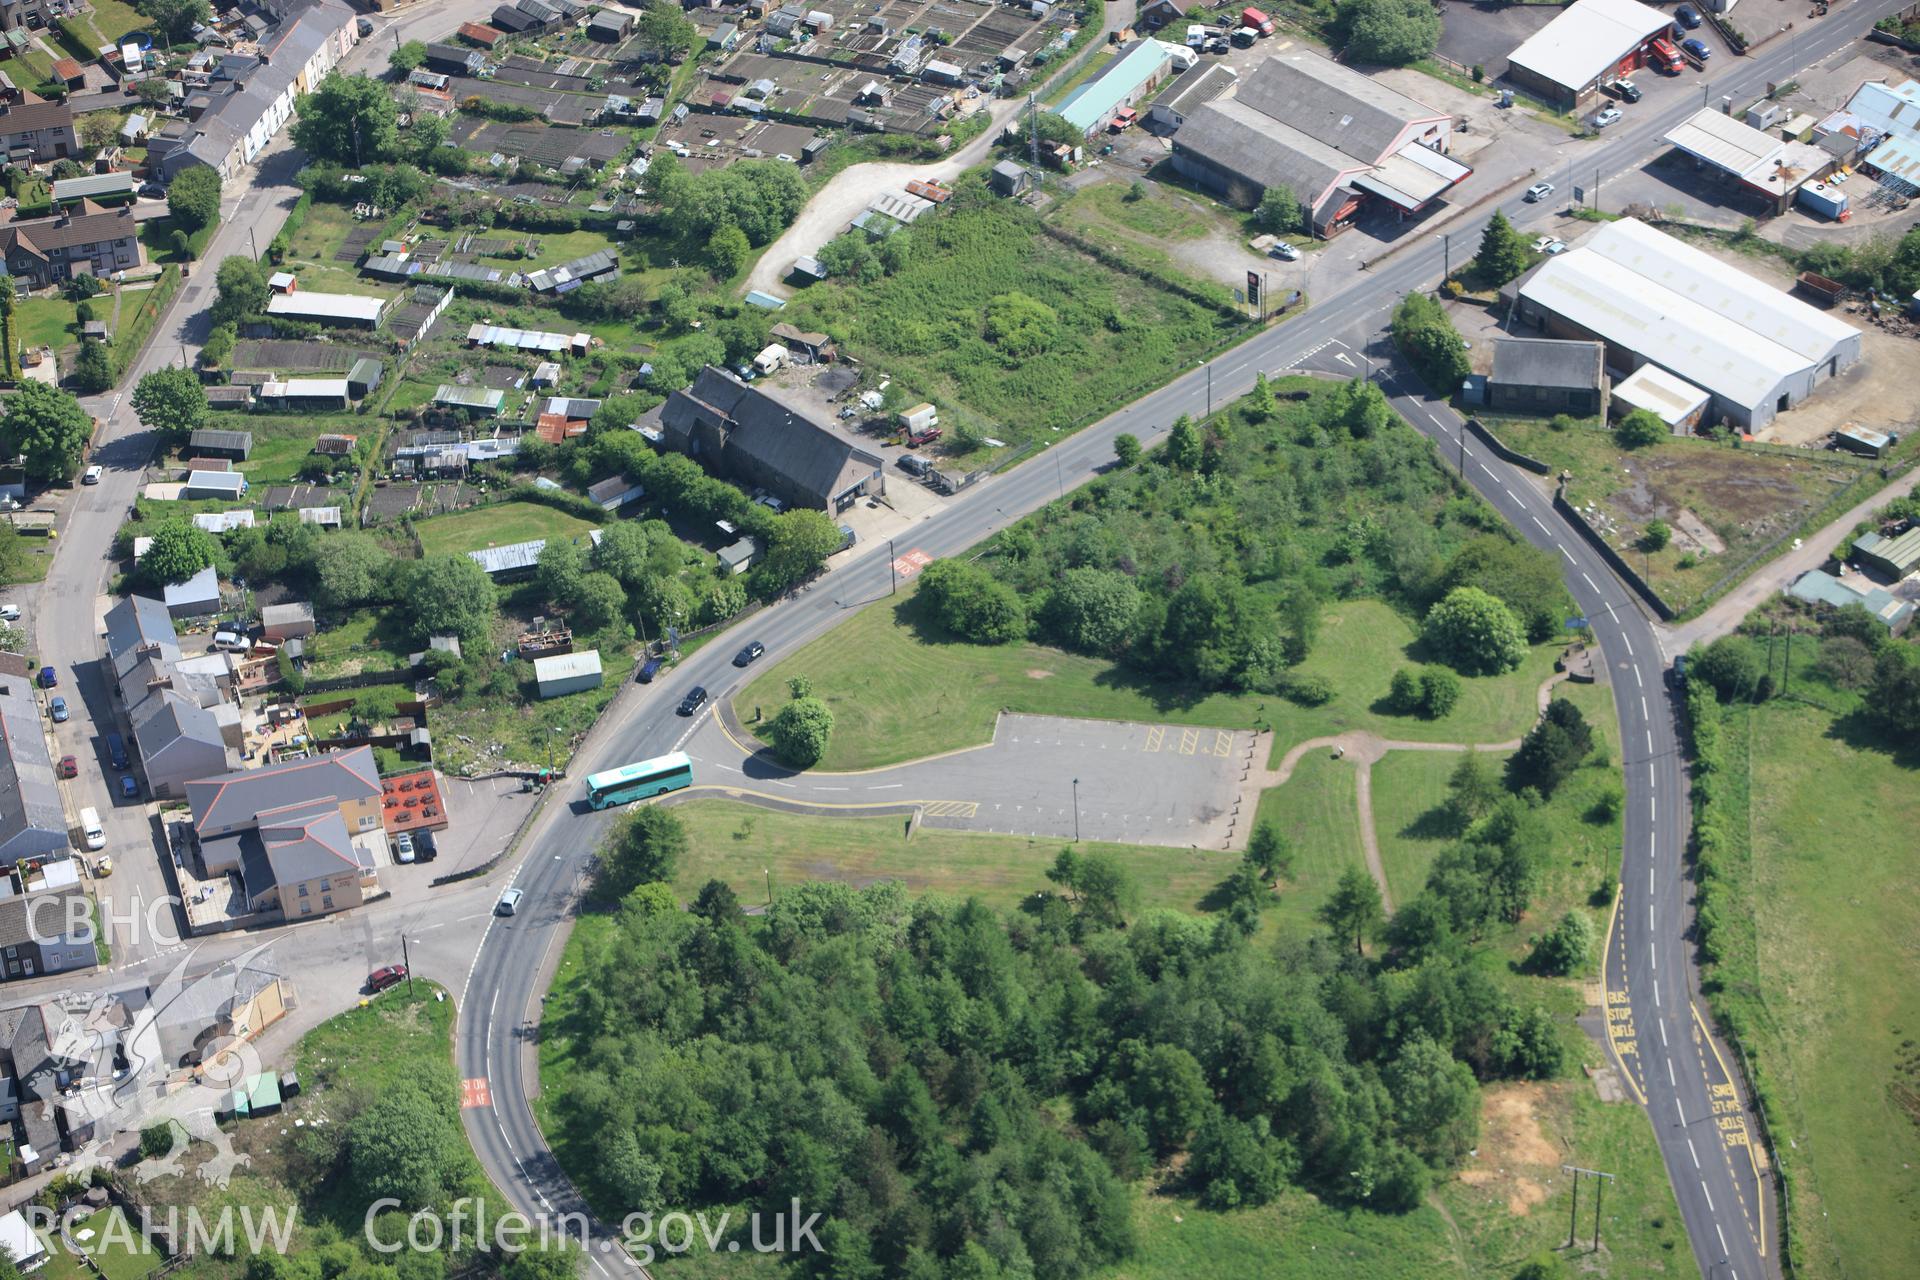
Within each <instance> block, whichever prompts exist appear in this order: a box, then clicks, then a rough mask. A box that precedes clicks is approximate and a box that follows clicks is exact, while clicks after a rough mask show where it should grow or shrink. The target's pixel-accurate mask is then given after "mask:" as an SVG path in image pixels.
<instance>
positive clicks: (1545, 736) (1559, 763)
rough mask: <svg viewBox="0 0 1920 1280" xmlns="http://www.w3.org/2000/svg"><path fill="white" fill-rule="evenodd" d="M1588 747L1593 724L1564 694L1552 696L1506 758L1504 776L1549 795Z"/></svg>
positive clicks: (1585, 754)
mask: <svg viewBox="0 0 1920 1280" xmlns="http://www.w3.org/2000/svg"><path fill="white" fill-rule="evenodd" d="M1592 751H1593V727H1592V726H1591V725H1589V724H1588V723H1587V718H1586V717H1585V716H1583V715H1581V714H1580V708H1578V707H1576V706H1574V705H1573V704H1572V703H1571V702H1568V701H1567V700H1566V699H1565V698H1555V699H1553V700H1552V701H1550V702H1548V703H1547V710H1546V713H1545V714H1544V715H1542V716H1541V717H1540V719H1539V720H1538V721H1536V722H1535V724H1534V726H1533V728H1531V729H1529V730H1528V731H1527V736H1526V737H1524V738H1522V739H1521V740H1520V749H1519V750H1518V751H1516V752H1514V753H1513V756H1512V758H1511V759H1509V760H1508V761H1507V776H1508V778H1509V780H1510V781H1511V782H1512V784H1513V786H1514V787H1515V788H1516V789H1517V788H1520V787H1532V788H1533V789H1534V790H1535V791H1538V792H1539V793H1540V794H1541V795H1543V796H1550V795H1552V794H1553V793H1554V792H1555V791H1557V790H1559V787H1560V784H1561V783H1562V782H1565V781H1566V780H1567V777H1568V775H1569V774H1571V773H1572V772H1573V771H1574V770H1575V769H1578V768H1579V767H1580V765H1581V762H1582V761H1584V760H1585V759H1586V758H1587V756H1588V755H1590V754H1591V753H1592Z"/></svg>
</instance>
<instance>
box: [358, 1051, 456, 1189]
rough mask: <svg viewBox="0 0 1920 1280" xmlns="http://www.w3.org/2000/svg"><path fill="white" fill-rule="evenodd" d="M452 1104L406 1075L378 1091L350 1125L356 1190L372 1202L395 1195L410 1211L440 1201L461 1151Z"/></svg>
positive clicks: (449, 1099)
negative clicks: (450, 1113)
mask: <svg viewBox="0 0 1920 1280" xmlns="http://www.w3.org/2000/svg"><path fill="white" fill-rule="evenodd" d="M451 1106H452V1099H451V1097H449V1098H447V1099H446V1100H445V1101H444V1102H439V1101H436V1099H435V1098H433V1097H430V1096H429V1095H428V1093H427V1086H426V1085H425V1084H424V1083H422V1082H419V1081H415V1080H410V1079H408V1078H406V1077H404V1076H403V1077H401V1078H400V1079H398V1080H397V1081H394V1082H390V1083H389V1084H388V1085H386V1086H384V1087H382V1088H381V1089H379V1090H378V1091H376V1092H375V1094H374V1096H373V1100H372V1102H370V1103H369V1104H368V1105H367V1107H366V1108H365V1109H364V1110H362V1111H361V1112H360V1113H359V1114H358V1115H356V1116H354V1117H353V1118H352V1119H350V1120H348V1121H347V1125H346V1129H347V1139H346V1149H347V1170H348V1177H349V1179H350V1182H351V1185H352V1187H353V1188H354V1192H355V1194H356V1195H359V1196H364V1197H365V1198H366V1199H367V1200H368V1201H369V1202H371V1201H373V1200H379V1199H386V1198H388V1197H391V1198H393V1199H395V1200H398V1201H399V1202H400V1205H401V1207H403V1208H406V1209H415V1210H417V1209H424V1208H426V1207H427V1206H429V1205H431V1204H434V1203H436V1202H437V1201H438V1200H439V1198H440V1196H441V1195H442V1194H443V1193H444V1192H445V1191H446V1190H447V1189H448V1188H447V1183H448V1179H449V1175H450V1174H452V1173H453V1172H454V1171H455V1170H457V1169H458V1168H459V1161H460V1156H461V1154H462V1152H463V1144H462V1143H461V1140H460V1134H459V1130H458V1129H457V1128H456V1127H455V1124H454V1121H453V1120H452V1118H451V1116H450V1115H449V1114H448V1111H449V1109H450V1108H451Z"/></svg>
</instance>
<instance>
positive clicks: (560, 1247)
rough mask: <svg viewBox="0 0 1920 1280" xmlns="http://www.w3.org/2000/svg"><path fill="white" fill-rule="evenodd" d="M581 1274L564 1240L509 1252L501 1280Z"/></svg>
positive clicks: (565, 1278)
mask: <svg viewBox="0 0 1920 1280" xmlns="http://www.w3.org/2000/svg"><path fill="white" fill-rule="evenodd" d="M629 1203H633V1204H648V1203H651V1201H640V1200H636V1201H630V1202H629ZM350 1274H351V1273H350ZM579 1274H580V1254H579V1253H578V1252H577V1251H575V1250H573V1249H569V1248H567V1247H566V1244H565V1242H564V1240H563V1241H561V1242H559V1243H555V1244H543V1245H541V1246H540V1247H538V1248H529V1249H522V1250H520V1251H519V1252H517V1253H511V1254H508V1255H507V1259H506V1261H505V1262H503V1263H501V1264H500V1280H575V1278H576V1277H577V1276H579ZM403 1280H404V1278H403Z"/></svg>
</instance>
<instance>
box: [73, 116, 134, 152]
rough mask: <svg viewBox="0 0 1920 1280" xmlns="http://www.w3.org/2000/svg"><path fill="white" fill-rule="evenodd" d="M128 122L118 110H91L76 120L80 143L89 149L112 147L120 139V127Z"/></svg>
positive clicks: (96, 149)
mask: <svg viewBox="0 0 1920 1280" xmlns="http://www.w3.org/2000/svg"><path fill="white" fill-rule="evenodd" d="M126 122H127V120H126V117H125V116H123V115H121V114H120V113H119V112H117V111H89V112H87V114H85V115H83V116H81V117H80V118H79V119H78V120H76V121H74V128H75V129H76V130H77V131H78V132H79V134H80V145H81V146H83V147H85V148H86V149H87V150H89V151H98V150H100V148H102V147H110V146H112V145H113V144H114V143H115V142H118V141H119V140H120V127H121V126H122V125H124V124H125V123H126Z"/></svg>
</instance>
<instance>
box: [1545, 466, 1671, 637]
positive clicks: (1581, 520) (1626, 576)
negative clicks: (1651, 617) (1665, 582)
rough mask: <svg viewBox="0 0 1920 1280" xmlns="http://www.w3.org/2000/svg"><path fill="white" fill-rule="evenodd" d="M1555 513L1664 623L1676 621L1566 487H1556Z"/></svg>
mask: <svg viewBox="0 0 1920 1280" xmlns="http://www.w3.org/2000/svg"><path fill="white" fill-rule="evenodd" d="M1553 509H1554V510H1555V511H1558V512H1559V513H1560V514H1561V515H1562V516H1564V517H1565V518H1566V520H1567V522H1568V523H1569V524H1571V525H1572V526H1573V527H1574V528H1575V529H1577V530H1579V532H1580V536H1581V537H1583V538H1585V539H1586V540H1587V541H1588V542H1589V543H1591V544H1592V545H1593V549H1594V550H1595V551H1598V552H1599V553H1600V557H1601V559H1603V560H1605V561H1606V562H1607V564H1608V566H1609V567H1611V568H1612V570H1613V571H1614V572H1615V573H1616V574H1618V575H1619V576H1620V580H1621V581H1622V582H1624V583H1626V584H1627V585H1628V586H1630V587H1632V588H1633V589H1634V590H1635V591H1637V592H1638V593H1639V594H1640V598H1641V599H1642V600H1645V601H1646V602H1647V604H1648V605H1650V606H1651V607H1652V609H1653V611H1654V612H1655V613H1657V614H1659V615H1660V620H1661V621H1662V622H1672V621H1673V619H1674V616H1675V615H1674V611H1673V608H1672V606H1670V605H1668V604H1667V602H1666V601H1665V600H1662V599H1661V598H1660V593H1659V592H1658V591H1655V590H1654V589H1653V588H1652V587H1651V586H1650V585H1648V583H1647V580H1646V579H1645V578H1642V577H1641V576H1640V575H1639V574H1638V573H1635V572H1634V570H1633V567H1632V566H1631V565H1629V564H1628V563H1627V560H1626V557H1625V556H1623V555H1621V554H1620V553H1619V552H1618V551H1616V550H1614V548H1613V545H1612V544H1611V543H1609V542H1608V541H1607V540H1606V538H1605V537H1603V536H1602V535H1601V533H1600V531H1599V530H1598V529H1596V528H1594V527H1593V526H1592V525H1590V524H1588V523H1587V518H1586V517H1585V516H1583V515H1581V514H1580V509H1579V508H1578V507H1576V506H1574V505H1573V504H1572V503H1571V502H1568V501H1567V495H1566V489H1565V488H1564V487H1556V488H1555V489H1554V491H1553Z"/></svg>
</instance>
